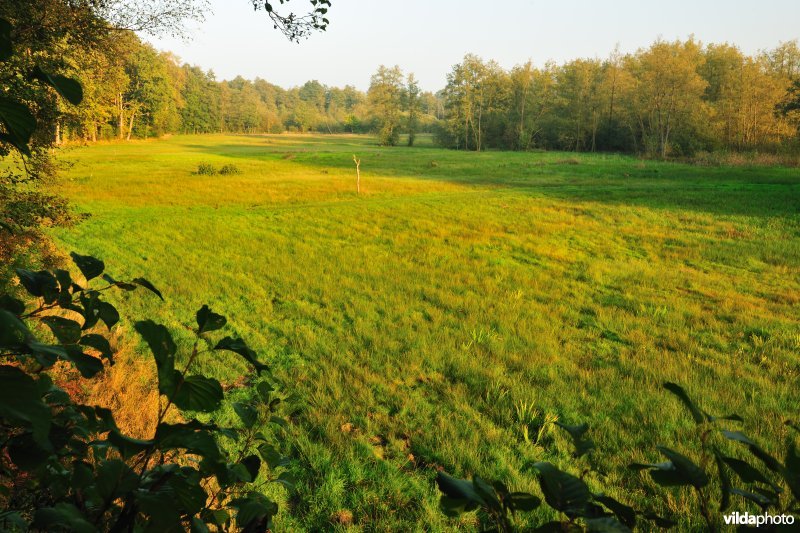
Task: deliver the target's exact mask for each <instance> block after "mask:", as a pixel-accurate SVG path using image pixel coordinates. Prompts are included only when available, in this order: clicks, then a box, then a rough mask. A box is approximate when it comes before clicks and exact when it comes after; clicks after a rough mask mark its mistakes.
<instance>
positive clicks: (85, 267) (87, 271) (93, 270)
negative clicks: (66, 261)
mask: <svg viewBox="0 0 800 533" xmlns="http://www.w3.org/2000/svg"><path fill="white" fill-rule="evenodd" d="M69 255H70V257H72V261H73V262H74V263H75V265H76V266H77V267H78V270H80V271H81V274H83V277H84V278H86V281H89V280H91V279H94V278H96V277H97V276H99V275H100V274H102V273H103V271H104V270H105V269H106V265H105V263H103V262H102V261H101V260H99V259H96V258H94V257H92V256H90V255H79V254H76V253H75V252H71V253H70V254H69Z"/></svg>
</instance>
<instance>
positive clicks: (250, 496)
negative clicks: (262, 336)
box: [0, 254, 292, 532]
mask: <svg viewBox="0 0 800 533" xmlns="http://www.w3.org/2000/svg"><path fill="white" fill-rule="evenodd" d="M72 258H73V261H74V262H75V264H76V266H77V267H78V269H79V270H80V272H81V273H82V275H83V277H84V278H85V280H86V281H85V282H81V281H80V280H79V279H75V278H73V277H72V275H71V274H70V272H68V271H67V270H62V269H57V270H53V271H46V270H43V271H39V272H31V271H28V270H22V269H19V270H17V273H18V275H19V281H20V284H21V286H22V287H23V288H24V290H25V291H27V293H28V294H29V295H30V296H31V302H28V303H26V302H23V301H21V300H18V299H16V298H12V297H10V296H9V295H2V296H0V356H1V357H2V359H3V361H2V364H0V443H2V445H0V508H2V509H4V510H3V511H0V524H2V529H4V530H20V531H24V530H27V529H29V528H30V529H34V530H43V531H53V530H73V531H96V530H100V531H108V530H110V531H176V530H177V531H185V530H190V529H191V530H192V531H208V530H209V528H211V529H214V530H217V531H222V530H231V529H240V530H245V531H253V532H255V531H262V532H264V531H267V530H268V529H269V528H270V527H271V522H272V518H273V517H274V516H275V514H276V513H277V510H278V508H277V505H276V504H275V503H274V502H272V501H270V500H268V499H267V498H266V497H265V496H264V495H263V494H261V493H259V492H256V491H255V490H254V482H255V481H256V480H257V479H258V480H259V482H262V481H265V482H276V483H281V484H283V485H285V486H287V487H289V488H291V486H292V478H291V476H290V475H289V473H288V472H287V470H286V468H287V467H288V466H289V462H288V460H287V459H286V458H285V457H284V456H283V455H282V454H281V448H282V445H281V444H282V443H281V440H280V439H279V438H277V437H273V438H269V437H268V436H267V435H280V434H281V432H282V431H283V430H282V428H283V427H284V426H285V425H286V421H285V420H284V419H283V418H281V417H280V416H278V414H279V413H278V410H279V409H280V406H281V402H282V400H283V399H285V397H286V396H285V395H284V394H282V393H281V392H280V390H279V387H278V384H277V383H276V382H275V381H274V379H272V376H271V374H270V373H269V370H268V368H267V366H266V365H264V364H263V363H261V362H260V361H259V360H258V358H257V356H256V354H255V352H253V350H251V349H250V348H249V347H248V346H247V344H245V342H244V341H242V340H241V339H236V338H232V337H230V336H226V337H224V338H219V334H218V332H219V331H220V330H222V329H223V328H224V327H225V325H226V323H227V320H226V319H225V317H224V316H222V315H219V314H217V313H215V312H213V311H212V310H211V309H209V308H208V306H205V305H204V306H203V307H202V308H200V310H198V311H197V313H196V316H195V322H196V327H194V328H192V331H193V334H194V343H193V346H192V349H191V351H190V352H189V353H187V354H185V356H183V357H181V356H179V353H178V348H177V345H176V344H175V342H174V341H173V339H172V336H171V334H170V332H169V330H167V328H165V327H164V326H162V325H160V324H157V323H155V322H154V321H152V320H142V321H139V322H136V324H135V330H136V331H137V332H138V333H139V335H141V337H142V338H143V339H144V341H145V343H146V344H147V346H148V347H149V349H150V351H151V352H152V355H153V359H154V362H155V368H156V375H157V386H158V394H159V395H160V397H161V401H160V402H159V407H158V416H157V420H156V422H155V425H154V427H151V428H150V436H149V438H144V439H142V438H132V437H130V436H127V435H125V434H123V433H122V431H121V430H120V429H119V427H118V425H117V423H116V421H115V419H114V416H113V414H112V412H111V411H110V410H108V409H105V408H101V407H97V406H93V405H85V404H83V403H80V402H79V401H76V400H75V399H74V398H72V397H71V396H70V395H69V394H67V393H66V392H65V391H64V390H62V389H60V388H58V387H57V386H56V385H55V384H54V382H53V380H52V378H51V377H50V376H49V375H48V371H49V370H51V369H53V368H54V367H55V366H56V365H57V364H60V365H69V366H71V367H74V368H75V369H77V371H78V372H79V373H80V375H81V379H84V380H91V379H93V378H94V377H95V376H97V375H98V374H99V373H101V372H102V371H103V370H104V368H105V365H106V364H108V365H110V364H113V362H114V353H113V350H112V348H111V343H110V342H109V339H108V333H105V334H103V333H101V331H106V332H110V330H111V328H113V327H114V326H115V325H116V324H117V323H118V322H119V320H120V315H119V312H118V311H117V309H116V308H115V307H114V306H113V305H111V304H110V303H109V302H107V301H106V300H105V299H104V298H103V295H104V294H105V293H106V292H107V291H111V290H121V291H134V290H137V289H141V288H144V289H147V290H149V291H151V292H152V293H154V294H155V295H156V296H158V297H159V298H162V295H161V293H160V292H159V291H158V289H156V288H155V287H154V286H153V285H152V284H151V283H150V282H149V281H147V280H146V279H144V278H136V279H133V280H131V281H117V280H115V279H114V278H112V277H111V276H109V275H108V274H105V273H104V270H105V265H104V264H103V262H102V261H100V260H98V259H95V258H93V257H89V256H81V255H77V254H72ZM162 299H163V298H162ZM101 323H102V324H103V326H104V327H103V328H101V327H100V324H101ZM46 330H49V331H50V335H48V337H50V339H49V340H40V338H39V337H40V336H41V335H40V334H42V333H45V331H46ZM34 332H38V333H39V334H36V333H34ZM220 352H230V353H233V354H236V355H238V356H239V357H242V358H243V359H244V360H245V361H246V362H247V363H248V364H249V365H250V366H251V367H252V368H253V369H254V370H255V372H256V373H257V374H258V379H257V380H254V386H253V387H252V389H250V390H249V391H248V392H249V394H250V396H249V399H246V400H243V401H239V402H237V403H233V404H231V407H232V410H233V411H234V412H235V413H236V415H237V416H238V419H239V421H240V424H238V425H237V427H233V428H230V427H221V426H219V425H217V424H215V423H210V422H203V421H201V420H198V419H197V418H194V417H193V416H190V414H191V413H207V414H211V413H215V412H217V411H218V410H219V409H220V408H221V407H222V406H223V404H224V403H225V395H224V393H223V389H222V386H221V385H220V383H219V382H218V381H217V380H216V379H213V378H209V377H206V376H203V375H200V374H197V373H195V370H196V366H197V361H198V360H199V358H200V357H209V356H214V354H219V353H220ZM179 360H180V361H186V362H185V363H184V364H182V365H181V368H178V365H177V361H179ZM237 396H241V395H237ZM176 408H177V409H179V410H180V411H181V416H180V417H179V419H180V420H181V421H180V422H167V420H168V419H170V420H171V418H168V417H167V415H168V413H170V411H172V410H174V409H176ZM207 417H208V415H206V418H207ZM172 418H174V417H172ZM184 420H185V421H184ZM264 465H266V468H264Z"/></svg>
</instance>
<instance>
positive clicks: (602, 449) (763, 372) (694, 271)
mask: <svg viewBox="0 0 800 533" xmlns="http://www.w3.org/2000/svg"><path fill="white" fill-rule="evenodd" d="M354 153H355V154H358V155H359V157H361V159H362V164H361V171H362V185H361V186H362V194H361V195H360V196H358V195H356V193H355V169H354V165H353V162H352V155H353V154H354ZM63 159H64V160H67V161H70V162H72V163H73V165H72V166H71V168H69V169H68V170H67V171H66V172H65V183H64V190H66V194H67V195H68V196H69V197H70V198H71V199H72V200H73V201H74V203H75V204H76V205H77V206H78V207H79V208H80V209H81V210H83V211H86V212H88V213H91V215H92V216H91V218H89V219H88V220H87V221H86V222H84V223H82V224H80V225H78V226H77V227H74V228H71V229H67V230H59V231H57V232H55V236H56V238H57V240H58V241H59V243H60V244H61V245H62V246H63V248H64V250H75V251H77V252H79V253H87V254H93V255H96V256H98V257H100V258H103V259H104V260H105V261H106V264H107V265H108V268H109V271H110V272H112V273H114V274H115V275H116V276H117V277H122V278H124V277H132V276H137V275H144V276H145V277H147V278H149V279H150V280H151V281H153V282H154V283H155V284H156V285H157V286H158V287H160V288H161V290H162V292H163V293H164V296H165V298H166V303H164V304H160V303H159V302H157V301H154V299H153V298H149V297H147V296H144V295H141V294H138V293H135V294H134V295H133V296H132V297H129V298H126V299H127V301H126V303H124V304H123V305H122V309H124V310H127V313H123V314H125V315H127V316H129V317H131V319H136V318H141V317H143V316H145V315H150V316H155V317H157V319H159V320H161V321H163V322H164V323H165V324H167V325H168V326H169V327H171V328H172V330H173V331H175V332H176V335H178V336H179V337H180V336H182V335H183V336H185V337H186V338H187V339H188V335H187V334H186V333H185V327H184V326H187V325H190V324H191V323H192V320H193V313H194V311H195V310H196V309H197V308H198V307H199V306H200V305H201V304H203V303H208V304H210V305H211V306H212V308H213V309H215V310H217V311H219V312H222V313H223V314H226V315H227V316H228V318H229V323H230V327H229V331H228V333H237V334H240V335H241V336H243V338H245V339H247V340H248V341H249V342H250V344H251V345H252V346H253V347H254V348H257V349H258V350H259V351H260V353H262V354H263V357H264V358H266V359H268V360H269V361H270V362H271V363H272V364H273V365H274V366H275V368H276V371H277V373H278V374H279V375H280V376H282V377H283V378H284V379H285V380H286V382H287V383H289V384H290V385H291V387H292V389H293V390H294V392H296V393H297V395H298V396H299V398H300V399H301V401H300V405H302V407H303V410H302V413H301V414H300V417H299V419H298V422H297V424H296V426H295V427H294V428H293V430H292V431H293V433H294V442H295V444H296V446H295V449H294V450H293V457H295V459H296V470H297V472H298V473H299V474H300V478H301V482H300V483H299V487H300V488H299V496H298V497H294V498H288V497H287V496H286V495H285V494H277V497H279V498H281V499H282V503H283V505H284V507H285V508H287V509H288V512H284V513H283V514H282V515H281V518H280V520H279V524H278V525H279V529H280V530H293V529H294V530H303V529H310V530H319V529H332V528H334V527H336V528H339V529H342V530H344V529H345V525H346V524H347V523H348V522H349V519H348V518H349V515H348V513H352V523H353V528H354V530H364V531H384V530H395V531H409V530H447V529H451V528H454V527H458V526H459V524H458V523H456V522H453V521H450V520H449V519H446V518H444V517H443V516H442V515H441V514H440V513H439V511H438V508H437V506H438V495H437V492H436V490H435V487H434V484H433V478H434V476H435V472H436V468H437V467H439V466H441V467H444V468H445V469H446V470H447V471H448V472H450V473H453V474H456V475H461V476H466V475H469V474H473V473H476V474H479V475H481V476H483V477H487V478H498V479H503V480H506V481H507V482H508V483H509V484H510V485H511V486H512V487H513V488H515V489H518V490H530V491H534V492H538V488H537V484H536V481H535V477H534V475H533V474H532V473H531V472H526V471H524V469H523V466H524V464H525V463H526V462H528V461H530V460H548V461H551V462H554V463H555V464H557V465H559V466H561V467H564V468H566V469H571V470H572V471H573V472H578V468H579V466H578V465H577V463H576V462H575V461H574V460H572V459H571V458H570V457H569V451H570V449H569V446H568V443H567V440H566V439H565V438H564V436H563V435H562V434H561V433H559V430H557V429H555V428H554V427H553V426H552V425H549V424H548V423H547V422H549V421H552V420H553V419H554V417H556V416H557V417H558V418H559V419H560V420H562V421H564V422H567V423H580V422H584V421H585V422H589V423H590V424H591V425H592V427H593V428H594V429H593V438H594V439H595V441H596V443H597V445H598V448H599V452H598V456H597V457H598V462H599V463H600V464H601V465H602V466H601V469H602V470H603V471H604V472H605V473H606V475H605V477H604V478H603V479H600V478H595V477H592V478H591V479H590V480H589V481H590V483H591V484H592V485H593V486H594V487H596V488H597V489H598V490H599V489H601V488H603V487H616V486H622V487H624V490H621V491H620V490H617V489H609V490H608V492H609V493H610V494H611V495H614V496H618V497H619V498H621V499H622V500H624V501H626V502H629V503H636V504H639V505H651V506H653V507H654V508H656V509H658V510H660V511H662V512H666V513H677V514H678V515H679V516H680V515H681V513H685V511H686V508H687V506H688V505H689V502H688V499H689V498H691V496H690V495H688V494H687V495H684V493H679V492H676V493H674V495H673V496H670V497H668V498H658V499H653V498H649V497H648V496H649V495H650V494H651V490H652V487H651V485H650V482H649V481H647V480H646V479H645V477H639V475H637V474H635V473H631V472H629V471H628V470H627V469H626V468H625V466H626V465H627V464H628V463H629V462H632V461H647V462H650V461H654V460H657V459H658V453H657V452H656V450H655V445H656V444H669V445H672V446H673V447H675V448H678V449H687V448H688V449H689V451H691V449H692V448H691V446H690V444H689V443H690V442H691V441H690V440H689V437H690V435H692V431H693V424H692V422H691V420H690V419H689V418H688V417H687V416H686V415H685V413H684V411H683V410H682V409H681V408H680V406H679V405H678V404H677V402H676V401H675V400H674V399H673V398H672V397H668V395H667V394H666V393H665V392H664V391H663V389H661V388H660V386H661V383H662V382H663V381H665V380H672V381H677V382H679V383H681V384H683V385H684V386H685V387H686V388H687V389H688V390H689V391H690V392H691V393H692V394H693V395H694V396H695V397H696V398H698V399H700V400H701V402H702V404H703V405H704V407H706V408H707V409H708V410H709V411H711V412H716V413H728V412H738V413H739V414H741V415H742V416H744V417H745V418H746V419H747V421H748V422H747V423H746V424H745V426H744V430H745V431H746V432H748V433H750V434H753V435H760V436H762V437H763V438H764V439H765V440H766V441H767V443H768V447H774V446H775V445H776V444H777V443H780V442H781V441H782V439H783V437H784V436H785V431H786V430H785V429H784V426H783V421H784V419H785V418H787V417H796V416H797V415H798V405H799V404H800V390H798V377H799V376H800V358H798V353H800V307H799V306H798V304H800V171H798V170H797V169H783V168H719V167H696V166H686V165H678V164H673V163H661V162H653V161H641V160H638V159H635V158H631V157H626V156H616V155H575V154H564V153H500V152H494V153H460V152H454V151H445V150H440V149H437V148H434V147H432V146H421V147H419V148H414V149H409V148H405V147H398V148H391V149H388V148H379V147H377V146H375V145H374V141H373V140H372V139H370V138H365V137H350V136H338V137H322V136H320V137H314V136H267V137H263V136H194V137H173V138H171V139H168V140H163V141H158V142H131V143H128V144H107V145H97V146H92V147H86V148H71V149H68V150H66V151H65V153H64V155H63ZM200 163H210V164H213V165H216V166H218V167H219V166H222V165H224V164H231V163H232V164H235V165H237V166H238V167H239V168H240V169H241V170H242V173H241V174H238V175H229V176H219V175H217V176H200V175H195V174H193V173H192V172H193V171H194V170H195V169H196V168H197V166H198V165H199V164H200ZM128 324H129V323H128ZM123 327H124V328H126V330H127V331H131V328H130V325H127V326H123ZM130 338H131V339H135V337H134V335H132V334H131V335H130ZM205 369H206V370H207V371H208V372H210V373H212V374H214V375H216V376H217V377H219V378H220V379H222V380H223V381H227V382H231V381H235V380H236V378H237V377H238V375H239V374H240V373H241V372H242V371H243V370H244V368H243V367H242V366H241V365H239V364H238V363H236V364H234V363H232V361H230V360H218V361H208V362H207V363H206V366H205ZM526 426H527V427H528V428H529V429H528V438H527V439H526V437H525V431H524V427H526ZM276 490H277V489H276ZM741 508H742V509H744V508H745V507H744V506H743V505H742V506H741ZM545 518H547V517H546V516H544V515H541V514H537V515H536V516H535V518H534V523H536V522H538V521H543V520H544V519H545ZM681 519H682V520H683V521H684V526H685V527H686V528H692V527H695V526H697V525H698V524H699V520H700V517H699V516H681ZM337 523H338V525H337ZM523 523H524V522H523ZM460 525H461V526H463V527H464V528H466V529H470V528H471V527H473V525H472V524H471V523H470V519H469V518H466V519H464V522H463V523H461V524H460Z"/></svg>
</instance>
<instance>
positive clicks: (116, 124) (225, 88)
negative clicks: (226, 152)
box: [55, 32, 438, 142]
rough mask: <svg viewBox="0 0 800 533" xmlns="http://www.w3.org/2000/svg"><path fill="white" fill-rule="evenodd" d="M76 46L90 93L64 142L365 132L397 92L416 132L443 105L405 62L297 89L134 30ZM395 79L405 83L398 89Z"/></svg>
mask: <svg viewBox="0 0 800 533" xmlns="http://www.w3.org/2000/svg"><path fill="white" fill-rule="evenodd" d="M72 53H74V58H73V67H72V72H70V73H69V74H71V75H73V76H74V77H76V78H77V79H79V80H80V81H81V84H82V85H83V87H84V94H85V99H84V103H83V105H81V106H80V107H79V108H66V107H65V108H64V110H63V111H64V113H63V116H62V118H61V121H60V122H59V124H58V127H57V131H56V132H55V135H56V137H57V141H59V142H60V141H61V140H64V139H72V140H84V141H96V140H98V139H114V138H117V139H131V138H147V137H157V136H161V135H164V134H168V133H222V132H226V133H281V132H284V131H295V132H308V131H315V132H323V133H345V132H349V133H367V132H371V131H378V130H380V129H381V128H383V127H384V126H385V120H384V118H385V117H384V114H383V113H384V111H385V110H386V109H388V108H387V104H388V105H389V106H390V107H391V106H393V105H394V104H395V102H394V100H393V99H394V98H395V97H397V98H398V100H397V102H396V103H397V105H398V106H400V107H399V108H398V110H397V112H396V113H397V116H398V117H399V116H401V115H409V116H410V117H411V119H410V120H411V125H412V127H413V129H414V130H415V132H416V131H417V130H419V129H420V128H421V129H426V128H427V130H428V131H430V127H431V125H432V124H433V122H435V113H436V109H437V105H438V101H437V99H436V97H435V96H434V95H433V94H431V93H423V92H422V91H420V90H419V87H418V86H417V84H416V81H415V80H414V78H413V75H410V76H409V77H408V87H406V83H407V82H406V76H405V75H404V74H403V73H402V72H401V71H400V69H399V68H394V69H384V70H386V71H387V72H388V71H391V72H392V73H393V74H394V75H396V79H392V80H391V82H390V83H389V82H388V80H386V81H387V83H381V82H380V81H376V83H377V85H376V84H375V83H374V84H373V87H372V88H371V89H370V91H369V92H368V93H364V92H363V91H359V90H358V89H356V88H355V87H353V86H350V85H348V86H345V87H343V88H339V87H328V86H325V85H323V84H321V83H320V82H318V81H316V80H311V81H308V82H306V83H305V84H303V85H302V86H300V87H295V88H291V89H283V88H281V87H278V86H277V85H275V84H272V83H270V82H268V81H266V80H264V79H261V78H256V79H255V80H246V79H244V78H243V77H241V76H237V77H236V78H234V79H232V80H226V81H225V80H217V79H216V77H215V75H214V73H213V72H212V71H206V70H203V69H202V68H200V67H198V66H193V65H189V64H181V62H180V60H179V59H178V58H177V57H176V56H175V55H174V54H171V53H169V52H159V51H156V50H155V49H154V48H153V47H152V46H150V45H149V44H147V43H144V42H142V41H141V40H140V39H139V38H138V37H137V36H136V35H135V34H134V33H132V32H125V33H113V34H109V35H108V38H107V42H106V43H105V46H102V47H96V46H95V47H93V48H92V49H90V50H80V49H79V50H76V51H73V52H72ZM394 83H397V84H399V85H398V87H399V89H398V91H399V92H398V93H397V94H395V93H393V92H392V91H393V90H394V89H395V87H394V85H392V84H394ZM387 88H388V92H387ZM379 93H382V94H383V95H384V96H378V94H379ZM400 93H402V95H401V94H400ZM409 94H410V95H411V96H410V98H409V97H407V96H406V95H409ZM382 98H389V101H388V102H384V101H383V100H382ZM409 105H410V106H411V108H413V109H411V111H409ZM392 109H393V108H392ZM391 114H392V115H394V114H395V111H394V110H393V111H392V112H391ZM406 123H408V121H406ZM399 131H400V130H399V128H397V133H399Z"/></svg>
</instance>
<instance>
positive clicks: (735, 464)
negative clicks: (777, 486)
mask: <svg viewBox="0 0 800 533" xmlns="http://www.w3.org/2000/svg"><path fill="white" fill-rule="evenodd" d="M721 459H722V460H723V461H724V462H725V464H726V465H728V466H729V467H730V469H731V470H733V471H734V472H736V475H737V476H739V479H741V480H742V481H743V482H745V483H764V484H766V485H772V482H771V481H770V480H768V479H767V478H766V477H765V476H764V474H762V473H761V472H759V471H758V469H756V468H755V467H753V466H751V465H750V464H749V463H748V462H746V461H742V460H741V459H737V458H735V457H725V456H721Z"/></svg>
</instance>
